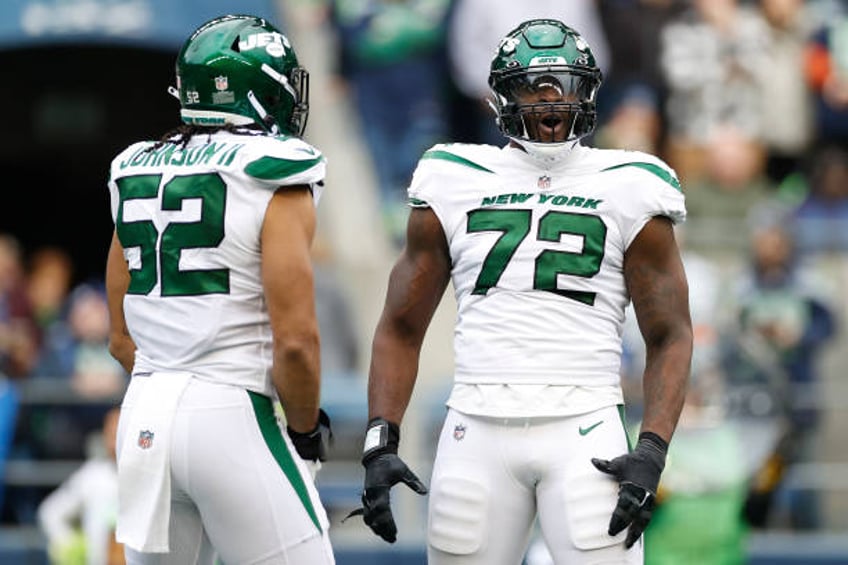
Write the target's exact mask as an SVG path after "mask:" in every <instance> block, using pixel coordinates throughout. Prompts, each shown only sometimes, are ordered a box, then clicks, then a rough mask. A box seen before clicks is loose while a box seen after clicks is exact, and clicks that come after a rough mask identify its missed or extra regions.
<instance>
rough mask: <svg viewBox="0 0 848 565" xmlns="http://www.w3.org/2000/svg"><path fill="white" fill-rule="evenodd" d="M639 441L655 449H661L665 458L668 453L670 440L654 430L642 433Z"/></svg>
mask: <svg viewBox="0 0 848 565" xmlns="http://www.w3.org/2000/svg"><path fill="white" fill-rule="evenodd" d="M637 443H642V444H647V445H648V446H650V447H651V448H653V449H654V450H656V451H659V452H660V454H662V456H663V458H665V455H666V453H668V442H667V441H666V440H664V439H663V438H661V437H660V436H658V435H657V434H655V433H654V432H642V433H640V434H639V441H638V442H637Z"/></svg>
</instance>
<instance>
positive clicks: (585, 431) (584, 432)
mask: <svg viewBox="0 0 848 565" xmlns="http://www.w3.org/2000/svg"><path fill="white" fill-rule="evenodd" d="M603 423H604V421H603V420H601V421H600V422H595V423H594V424H592V425H591V426H588V427H586V428H584V427H583V426H580V428H579V429H578V431H579V432H580V435H581V436H585V435H586V434H588V433H589V432H591V431H592V430H594V429H595V428H597V427H598V426H600V425H601V424H603Z"/></svg>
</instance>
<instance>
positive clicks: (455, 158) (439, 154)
mask: <svg viewBox="0 0 848 565" xmlns="http://www.w3.org/2000/svg"><path fill="white" fill-rule="evenodd" d="M421 158H422V159H442V160H444V161H451V162H453V163H458V164H460V165H465V166H466V167H471V168H472V169H477V170H478V171H483V172H486V173H494V171H491V170H489V169H487V168H486V167H483V166H482V165H478V164H477V163H475V162H474V161H469V160H468V159H466V158H464V157H460V156H459V155H454V154H453V153H451V152H450V151H442V150H441V149H431V150H430V151H427V152H426V153H424V155H423V156H422V157H421Z"/></svg>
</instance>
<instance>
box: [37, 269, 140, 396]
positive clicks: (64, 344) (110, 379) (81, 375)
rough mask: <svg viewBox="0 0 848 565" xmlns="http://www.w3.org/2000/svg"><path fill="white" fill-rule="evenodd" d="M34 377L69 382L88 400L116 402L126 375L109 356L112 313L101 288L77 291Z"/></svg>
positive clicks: (49, 337) (81, 287)
mask: <svg viewBox="0 0 848 565" xmlns="http://www.w3.org/2000/svg"><path fill="white" fill-rule="evenodd" d="M33 374H34V376H39V377H54V378H65V379H70V382H71V385H72V387H73V388H74V390H75V391H76V392H77V393H79V394H81V395H83V396H86V397H88V398H93V399H97V398H113V397H116V396H118V395H119V394H120V393H121V392H122V391H123V388H124V386H125V385H126V381H127V375H126V372H125V371H124V369H123V368H122V367H121V365H120V363H118V362H117V361H115V359H114V358H113V357H112V356H111V355H110V354H109V309H108V305H107V303H106V292H105V290H104V289H103V288H102V285H94V284H89V283H85V284H82V285H79V286H77V287H76V288H74V290H73V292H72V293H71V294H70V296H69V297H68V301H67V316H66V318H65V319H64V320H63V321H62V322H60V323H56V324H54V326H53V327H52V328H51V331H50V332H49V333H48V334H47V335H46V336H45V341H44V345H43V347H42V351H41V355H40V357H39V361H38V364H37V365H36V368H35V370H34V373H33Z"/></svg>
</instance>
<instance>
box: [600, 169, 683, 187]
mask: <svg viewBox="0 0 848 565" xmlns="http://www.w3.org/2000/svg"><path fill="white" fill-rule="evenodd" d="M623 167H639V168H640V169H645V170H646V171H648V172H649V173H653V174H655V175H656V176H658V177H659V178H661V179H662V180H664V181H665V182H667V183H668V184H670V185H671V187H672V188H673V189H674V190H676V191H678V192H683V190H682V189H681V188H680V181H679V180H677V178H676V177H675V176H674V175H673V174H671V173H670V172H668V171H667V170H666V169H663V168H662V167H660V166H659V165H654V164H653V163H622V164H621V165H615V166H613V167H607V168H606V169H604V171H614V170H615V169H621V168H623Z"/></svg>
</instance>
